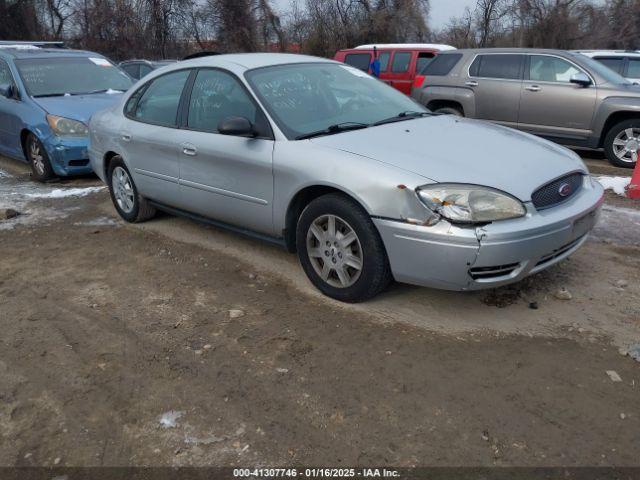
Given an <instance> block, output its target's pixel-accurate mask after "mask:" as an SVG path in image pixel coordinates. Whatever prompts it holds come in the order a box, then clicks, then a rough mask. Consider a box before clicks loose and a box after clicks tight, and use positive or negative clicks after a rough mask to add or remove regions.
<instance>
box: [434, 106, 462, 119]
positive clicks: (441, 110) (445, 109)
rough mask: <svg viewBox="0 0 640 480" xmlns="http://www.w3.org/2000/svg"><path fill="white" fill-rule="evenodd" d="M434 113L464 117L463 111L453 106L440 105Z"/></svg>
mask: <svg viewBox="0 0 640 480" xmlns="http://www.w3.org/2000/svg"><path fill="white" fill-rule="evenodd" d="M434 113H439V114H441V115H455V116H456V117H464V115H463V113H462V112H461V111H460V110H459V109H457V108H455V107H442V108H439V109H437V110H436V111H435V112H434Z"/></svg>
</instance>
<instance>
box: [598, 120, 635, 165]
mask: <svg viewBox="0 0 640 480" xmlns="http://www.w3.org/2000/svg"><path fill="white" fill-rule="evenodd" d="M638 150H640V120H637V119H636V120H625V121H623V122H620V123H617V124H615V125H614V126H613V127H611V129H610V130H609V132H607V136H606V137H605V139H604V151H605V154H606V155H607V159H608V160H609V162H610V163H611V164H612V165H615V166H616V167H622V168H634V167H635V166H636V162H637V161H638Z"/></svg>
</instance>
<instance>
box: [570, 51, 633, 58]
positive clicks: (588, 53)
mask: <svg viewBox="0 0 640 480" xmlns="http://www.w3.org/2000/svg"><path fill="white" fill-rule="evenodd" d="M574 51H575V52H576V53H581V54H583V55H586V56H588V57H596V56H600V55H602V56H611V57H640V52H639V51H637V50H632V51H629V50H574Z"/></svg>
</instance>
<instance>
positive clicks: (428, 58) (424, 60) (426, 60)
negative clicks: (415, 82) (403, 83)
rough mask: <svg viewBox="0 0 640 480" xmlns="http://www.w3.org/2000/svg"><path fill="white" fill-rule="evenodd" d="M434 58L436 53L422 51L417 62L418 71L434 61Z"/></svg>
mask: <svg viewBox="0 0 640 480" xmlns="http://www.w3.org/2000/svg"><path fill="white" fill-rule="evenodd" d="M434 58H435V55H434V54H433V53H430V52H420V53H419V54H418V63H417V64H416V73H420V72H422V71H423V70H424V69H425V68H426V67H427V65H429V64H430V63H431V62H432V61H433V59H434Z"/></svg>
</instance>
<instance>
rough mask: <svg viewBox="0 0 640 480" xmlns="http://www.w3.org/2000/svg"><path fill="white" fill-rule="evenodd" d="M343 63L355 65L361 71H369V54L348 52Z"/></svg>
mask: <svg viewBox="0 0 640 480" xmlns="http://www.w3.org/2000/svg"><path fill="white" fill-rule="evenodd" d="M344 63H346V64H347V65H351V66H352V67H356V68H358V69H360V70H362V71H363V72H368V71H369V65H370V64H371V55H370V54H368V53H350V54H348V55H347V56H346V57H345V58H344Z"/></svg>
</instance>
